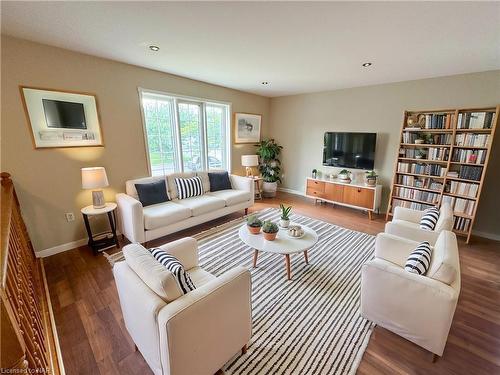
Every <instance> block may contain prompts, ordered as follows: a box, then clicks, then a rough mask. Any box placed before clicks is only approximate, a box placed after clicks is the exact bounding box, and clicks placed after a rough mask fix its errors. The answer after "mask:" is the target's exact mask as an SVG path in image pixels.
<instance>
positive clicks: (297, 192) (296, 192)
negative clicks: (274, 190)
mask: <svg viewBox="0 0 500 375" xmlns="http://www.w3.org/2000/svg"><path fill="white" fill-rule="evenodd" d="M278 190H279V191H282V192H284V193H290V194H295V195H300V196H303V197H305V196H306V195H305V193H304V192H302V191H299V190H294V189H288V188H282V187H279V188H278Z"/></svg>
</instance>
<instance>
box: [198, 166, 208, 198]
mask: <svg viewBox="0 0 500 375" xmlns="http://www.w3.org/2000/svg"><path fill="white" fill-rule="evenodd" d="M196 175H197V176H198V177H200V178H201V182H202V183H203V192H204V193H208V192H209V191H210V180H209V179H208V172H203V171H202V172H196Z"/></svg>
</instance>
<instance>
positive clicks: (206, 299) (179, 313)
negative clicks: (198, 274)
mask: <svg viewBox="0 0 500 375" xmlns="http://www.w3.org/2000/svg"><path fill="white" fill-rule="evenodd" d="M158 326H159V332H160V353H161V356H162V367H163V371H164V373H166V374H213V373H215V372H217V370H219V369H220V368H221V367H222V366H223V365H224V363H226V362H227V361H228V360H229V359H230V358H231V357H232V356H233V355H234V354H236V353H237V352H238V350H240V349H241V348H242V347H243V346H244V345H246V344H247V343H248V341H249V340H250V337H251V334H252V311H251V277H250V272H249V271H248V270H247V269H246V268H244V267H237V268H234V269H232V270H230V271H228V272H226V273H224V274H223V275H221V276H219V277H218V278H216V279H215V280H212V281H210V282H208V283H207V284H205V285H203V286H201V287H200V288H198V289H195V290H193V291H191V292H189V293H188V294H185V295H184V296H182V297H180V298H178V299H176V300H175V301H173V302H171V303H169V304H168V305H166V306H165V307H164V308H163V309H162V310H161V311H160V313H159V315H158ZM194 359H195V360H194Z"/></svg>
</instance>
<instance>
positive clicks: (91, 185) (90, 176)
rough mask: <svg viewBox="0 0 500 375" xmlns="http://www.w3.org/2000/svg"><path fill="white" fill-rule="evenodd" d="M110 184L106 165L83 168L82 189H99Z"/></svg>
mask: <svg viewBox="0 0 500 375" xmlns="http://www.w3.org/2000/svg"><path fill="white" fill-rule="evenodd" d="M108 185H109V183H108V176H106V170H105V169H104V167H92V168H82V189H99V188H103V187H106V186H108Z"/></svg>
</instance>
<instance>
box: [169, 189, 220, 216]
mask: <svg viewBox="0 0 500 375" xmlns="http://www.w3.org/2000/svg"><path fill="white" fill-rule="evenodd" d="M176 203H177V204H179V205H182V206H184V207H187V208H188V209H190V210H191V215H192V216H199V215H203V214H206V213H207V212H211V211H215V210H218V209H220V208H224V207H225V206H226V201H224V200H223V199H220V198H216V197H214V196H211V195H208V194H204V195H200V196H198V197H192V198H186V199H181V200H178V201H176Z"/></svg>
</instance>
